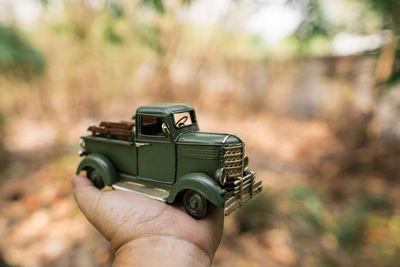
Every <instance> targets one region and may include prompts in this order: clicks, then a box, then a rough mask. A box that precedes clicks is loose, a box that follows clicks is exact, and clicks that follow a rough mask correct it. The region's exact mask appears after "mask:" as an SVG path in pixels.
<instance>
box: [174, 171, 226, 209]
mask: <svg viewBox="0 0 400 267" xmlns="http://www.w3.org/2000/svg"><path fill="white" fill-rule="evenodd" d="M187 189H191V190H194V191H196V192H198V193H200V194H202V195H203V196H204V197H205V198H206V199H207V200H208V201H210V202H211V203H212V204H214V205H215V206H217V207H219V208H223V207H224V203H225V200H224V197H223V195H224V193H225V192H226V191H225V190H223V189H222V188H221V186H220V185H218V184H217V182H215V180H213V179H212V178H211V177H209V176H208V175H206V174H204V173H200V172H195V173H189V174H185V175H184V176H182V177H181V178H179V179H178V181H177V182H176V183H175V185H174V186H173V188H172V190H171V191H170V194H169V197H168V203H172V202H174V200H175V198H176V196H177V195H178V194H179V193H180V192H182V191H184V190H187Z"/></svg>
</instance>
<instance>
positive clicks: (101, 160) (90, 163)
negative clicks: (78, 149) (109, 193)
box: [76, 153, 118, 186]
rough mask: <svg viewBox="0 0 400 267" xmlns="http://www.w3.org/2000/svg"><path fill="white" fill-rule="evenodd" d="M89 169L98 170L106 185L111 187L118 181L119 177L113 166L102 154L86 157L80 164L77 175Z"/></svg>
mask: <svg viewBox="0 0 400 267" xmlns="http://www.w3.org/2000/svg"><path fill="white" fill-rule="evenodd" d="M89 168H94V169H97V170H98V171H99V172H100V174H101V177H102V178H103V182H104V184H105V185H108V186H111V185H112V184H114V183H116V182H117V180H118V175H117V172H116V171H115V168H114V166H113V164H112V163H111V161H110V160H109V159H108V158H106V157H105V156H104V155H102V154H97V153H94V154H90V155H89V156H86V157H85V158H84V159H83V160H82V161H81V163H80V164H79V166H78V169H77V170H76V174H79V173H80V172H81V171H83V170H87V169H89Z"/></svg>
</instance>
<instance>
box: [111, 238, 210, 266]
mask: <svg viewBox="0 0 400 267" xmlns="http://www.w3.org/2000/svg"><path fill="white" fill-rule="evenodd" d="M211 262H212V258H211V256H209V255H208V254H207V253H206V252H205V251H204V250H203V249H201V248H200V247H199V246H197V245H195V244H193V243H191V242H188V241H186V240H182V239H178V238H176V237H173V236H149V237H142V238H138V239H135V240H132V241H130V242H128V243H126V244H124V245H122V246H121V247H120V248H118V249H117V250H116V251H115V259H114V263H113V266H114V267H120V266H160V265H161V266H194V267H196V266H210V265H211Z"/></svg>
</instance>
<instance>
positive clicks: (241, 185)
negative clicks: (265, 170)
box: [224, 172, 262, 216]
mask: <svg viewBox="0 0 400 267" xmlns="http://www.w3.org/2000/svg"><path fill="white" fill-rule="evenodd" d="M255 179H256V173H255V172H251V173H249V174H247V175H246V176H244V177H239V179H236V180H235V181H234V195H233V196H232V197H230V198H228V199H227V200H226V201H225V205H224V207H225V216H228V215H229V214H231V213H232V212H233V211H235V210H236V209H238V208H240V207H241V206H242V205H243V203H245V202H246V201H248V200H250V199H252V198H253V197H254V196H255V195H257V194H258V193H260V192H261V190H262V184H261V180H259V181H255Z"/></svg>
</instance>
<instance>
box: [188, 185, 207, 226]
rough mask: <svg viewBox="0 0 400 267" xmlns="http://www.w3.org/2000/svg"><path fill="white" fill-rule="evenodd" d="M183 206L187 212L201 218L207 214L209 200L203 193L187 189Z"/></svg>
mask: <svg viewBox="0 0 400 267" xmlns="http://www.w3.org/2000/svg"><path fill="white" fill-rule="evenodd" d="M183 206H184V207H185V210H186V212H187V213H188V214H189V215H190V216H192V217H193V218H195V219H197V220H199V219H202V218H204V217H205V216H206V215H207V210H208V201H207V199H205V197H203V196H202V195H201V194H199V193H197V192H196V191H193V190H187V191H186V192H185V194H184V195H183Z"/></svg>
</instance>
